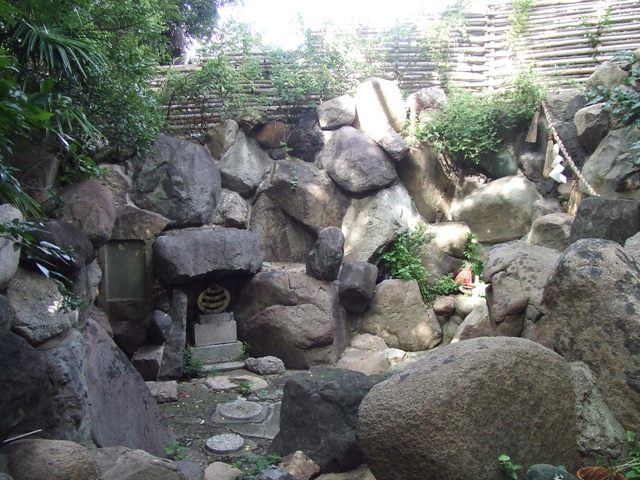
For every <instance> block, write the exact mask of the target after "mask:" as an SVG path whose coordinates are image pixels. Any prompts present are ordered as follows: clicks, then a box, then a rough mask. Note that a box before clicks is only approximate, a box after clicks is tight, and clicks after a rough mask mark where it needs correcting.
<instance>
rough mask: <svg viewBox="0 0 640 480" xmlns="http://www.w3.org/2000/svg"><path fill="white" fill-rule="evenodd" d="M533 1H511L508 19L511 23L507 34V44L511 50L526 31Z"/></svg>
mask: <svg viewBox="0 0 640 480" xmlns="http://www.w3.org/2000/svg"><path fill="white" fill-rule="evenodd" d="M534 4H535V0H512V1H511V8H512V9H513V12H512V13H511V16H510V17H509V22H510V23H511V29H510V30H509V33H508V43H509V45H510V46H511V47H512V48H513V47H516V46H517V44H518V41H519V39H520V36H521V35H522V34H523V33H524V31H525V30H526V29H527V25H528V24H529V17H530V16H531V10H532V9H533V5H534Z"/></svg>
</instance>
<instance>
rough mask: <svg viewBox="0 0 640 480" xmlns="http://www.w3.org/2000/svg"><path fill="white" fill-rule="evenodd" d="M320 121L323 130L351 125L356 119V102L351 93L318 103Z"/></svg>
mask: <svg viewBox="0 0 640 480" xmlns="http://www.w3.org/2000/svg"><path fill="white" fill-rule="evenodd" d="M317 111H318V122H319V123H320V128H322V129H323V130H333V129H336V128H340V127H345V126H350V125H351V124H353V121H354V120H355V119H356V102H355V100H354V99H353V97H352V96H351V95H342V96H340V97H336V98H332V99H331V100H327V101H325V102H322V103H321V104H320V105H318V108H317Z"/></svg>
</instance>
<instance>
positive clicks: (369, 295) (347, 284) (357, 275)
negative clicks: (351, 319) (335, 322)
mask: <svg viewBox="0 0 640 480" xmlns="http://www.w3.org/2000/svg"><path fill="white" fill-rule="evenodd" d="M377 278H378V267H376V266H375V265H372V264H371V263H368V262H361V261H355V262H345V263H344V264H343V265H342V269H341V270H340V275H339V277H338V285H339V287H338V291H339V295H340V304H341V305H342V306H343V307H344V308H346V309H347V310H349V311H352V312H356V313H362V312H364V311H365V310H366V309H367V308H369V305H370V304H371V300H372V299H373V294H374V293H375V288H376V280H377Z"/></svg>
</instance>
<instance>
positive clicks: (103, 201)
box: [60, 180, 116, 248]
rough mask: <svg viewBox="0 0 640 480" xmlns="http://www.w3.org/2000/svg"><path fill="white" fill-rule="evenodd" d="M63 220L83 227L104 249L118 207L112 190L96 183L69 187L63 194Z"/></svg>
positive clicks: (92, 181)
mask: <svg viewBox="0 0 640 480" xmlns="http://www.w3.org/2000/svg"><path fill="white" fill-rule="evenodd" d="M60 198H61V199H62V202H63V207H62V210H61V218H62V219H63V220H65V221H67V222H69V223H73V224H74V225H76V226H77V227H79V228H80V229H81V230H82V231H83V232H84V233H85V234H86V235H87V237H89V240H91V243H92V244H93V246H94V248H100V247H101V246H102V245H104V244H105V243H107V241H108V240H109V239H110V238H111V232H112V231H113V226H114V224H115V221H116V204H115V201H114V199H113V194H112V193H111V189H109V187H107V186H106V185H104V184H102V183H100V182H98V181H96V180H85V181H83V182H81V183H76V184H73V185H67V186H66V187H64V188H63V189H62V190H61V191H60Z"/></svg>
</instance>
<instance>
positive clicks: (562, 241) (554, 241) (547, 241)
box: [527, 212, 573, 252]
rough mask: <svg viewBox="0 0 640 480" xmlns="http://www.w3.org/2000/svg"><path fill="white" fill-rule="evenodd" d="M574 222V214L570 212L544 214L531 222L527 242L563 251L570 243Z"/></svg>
mask: <svg viewBox="0 0 640 480" xmlns="http://www.w3.org/2000/svg"><path fill="white" fill-rule="evenodd" d="M572 223H573V216H571V215H569V214H568V213H564V212H556V213H550V214H549V215H542V216H541V217H538V218H536V219H535V220H534V221H533V223H532V224H531V230H529V235H528V236H527V242H529V243H530V244H532V245H538V246H540V247H547V248H551V249H553V250H558V251H559V252H562V251H564V249H565V248H567V246H568V245H569V236H570V234H571V224H572Z"/></svg>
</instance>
